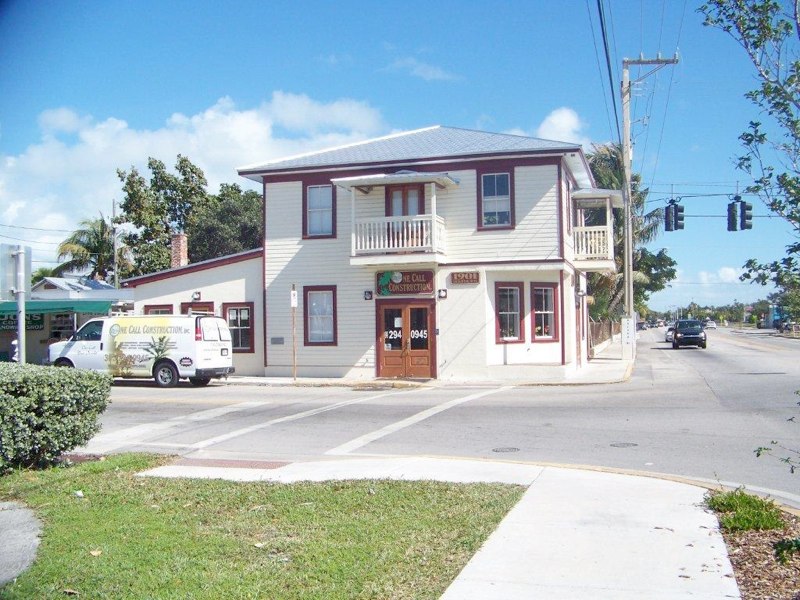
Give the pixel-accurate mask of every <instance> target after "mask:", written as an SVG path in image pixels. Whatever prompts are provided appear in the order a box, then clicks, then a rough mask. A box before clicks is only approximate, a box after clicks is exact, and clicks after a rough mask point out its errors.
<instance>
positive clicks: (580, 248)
mask: <svg viewBox="0 0 800 600" xmlns="http://www.w3.org/2000/svg"><path fill="white" fill-rule="evenodd" d="M573 233H574V236H575V267H576V268H577V269H579V270H581V271H614V270H615V269H616V267H615V264H614V244H613V239H614V234H613V231H612V229H611V226H610V225H598V226H594V227H574V228H573Z"/></svg>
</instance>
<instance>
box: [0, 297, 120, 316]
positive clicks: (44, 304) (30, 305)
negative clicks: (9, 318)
mask: <svg viewBox="0 0 800 600" xmlns="http://www.w3.org/2000/svg"><path fill="white" fill-rule="evenodd" d="M112 304H114V302H112V301H111V300H74V299H72V300H26V301H25V312H26V313H27V314H32V315H40V314H44V315H49V314H57V313H68V312H75V313H89V314H97V315H103V314H108V311H109V310H111V305H112ZM14 314H17V303H16V302H0V315H4V316H5V315H14Z"/></svg>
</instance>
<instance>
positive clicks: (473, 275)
mask: <svg viewBox="0 0 800 600" xmlns="http://www.w3.org/2000/svg"><path fill="white" fill-rule="evenodd" d="M480 282H481V274H480V273H479V272H478V271H455V272H454V273H450V283H452V284H453V285H458V284H463V283H480Z"/></svg>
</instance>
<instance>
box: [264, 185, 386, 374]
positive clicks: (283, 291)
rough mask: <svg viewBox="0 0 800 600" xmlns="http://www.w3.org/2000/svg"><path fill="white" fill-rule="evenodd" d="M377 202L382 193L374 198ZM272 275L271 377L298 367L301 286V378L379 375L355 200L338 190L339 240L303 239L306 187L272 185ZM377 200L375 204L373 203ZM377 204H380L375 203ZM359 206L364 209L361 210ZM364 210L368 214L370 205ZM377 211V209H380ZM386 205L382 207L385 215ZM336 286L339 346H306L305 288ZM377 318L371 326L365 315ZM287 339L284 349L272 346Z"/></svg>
mask: <svg viewBox="0 0 800 600" xmlns="http://www.w3.org/2000/svg"><path fill="white" fill-rule="evenodd" d="M373 195H374V196H375V197H376V198H377V195H378V194H377V193H375V194H373ZM267 198H268V200H267V211H266V231H267V243H266V273H265V285H266V290H267V306H268V319H267V363H268V367H267V373H268V374H269V373H271V372H272V370H274V371H275V372H276V373H280V374H286V369H287V368H290V367H291V365H292V310H291V306H290V301H289V299H290V291H291V288H292V284H295V286H296V289H297V293H298V307H297V310H296V314H295V331H296V336H297V364H298V373H299V374H302V373H303V372H304V371H305V372H312V371H313V373H315V374H319V373H324V374H329V375H331V376H344V375H346V374H347V373H348V372H349V371H350V370H351V369H353V368H354V367H359V368H368V369H369V374H370V375H374V367H375V358H374V355H375V352H374V343H375V342H374V338H375V324H374V303H373V302H368V301H365V300H364V290H372V289H374V287H375V284H374V274H373V272H372V271H371V270H368V269H364V268H357V267H352V266H350V194H349V193H347V192H344V191H342V190H338V191H337V194H336V201H337V223H336V231H337V237H336V238H326V239H318V240H315V239H306V240H304V239H302V231H301V230H298V231H297V232H294V233H287V232H291V231H293V230H294V229H295V224H296V223H298V222H300V223H301V225H300V228H299V229H301V228H302V221H301V220H302V187H301V185H300V184H299V183H288V184H287V183H279V184H268V185H267ZM371 200H372V199H371ZM375 204H377V202H375ZM357 206H358V204H357ZM361 208H366V205H364V206H362V207H361ZM375 210H377V209H375ZM382 212H383V204H381V214H382ZM311 285H325V286H331V285H335V286H336V312H337V341H338V344H337V346H333V347H332V346H305V345H304V343H303V326H304V323H303V287H304V286H311ZM367 305H368V308H367V312H368V313H369V314H371V315H372V317H371V319H372V320H369V319H367V320H365V318H364V312H365V307H367ZM275 338H283V344H281V345H278V344H272V343H271V342H272V340H273V339H275Z"/></svg>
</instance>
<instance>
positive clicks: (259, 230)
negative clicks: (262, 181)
mask: <svg viewBox="0 0 800 600" xmlns="http://www.w3.org/2000/svg"><path fill="white" fill-rule="evenodd" d="M186 234H187V236H188V239H189V260H190V261H191V262H199V261H202V260H208V259H211V258H217V257H220V256H225V255H227V254H236V253H237V252H244V251H245V250H251V249H253V248H259V247H261V245H262V243H263V237H264V215H263V213H262V210H261V194H259V193H258V192H255V191H252V190H249V191H242V188H240V187H239V186H238V185H237V184H235V183H234V184H227V183H223V184H222V185H221V186H220V189H219V194H217V195H216V196H210V197H209V201H208V202H206V203H204V204H202V205H200V206H198V207H196V208H195V210H194V211H193V212H192V214H191V215H190V218H189V219H188V223H187V225H186Z"/></svg>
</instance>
